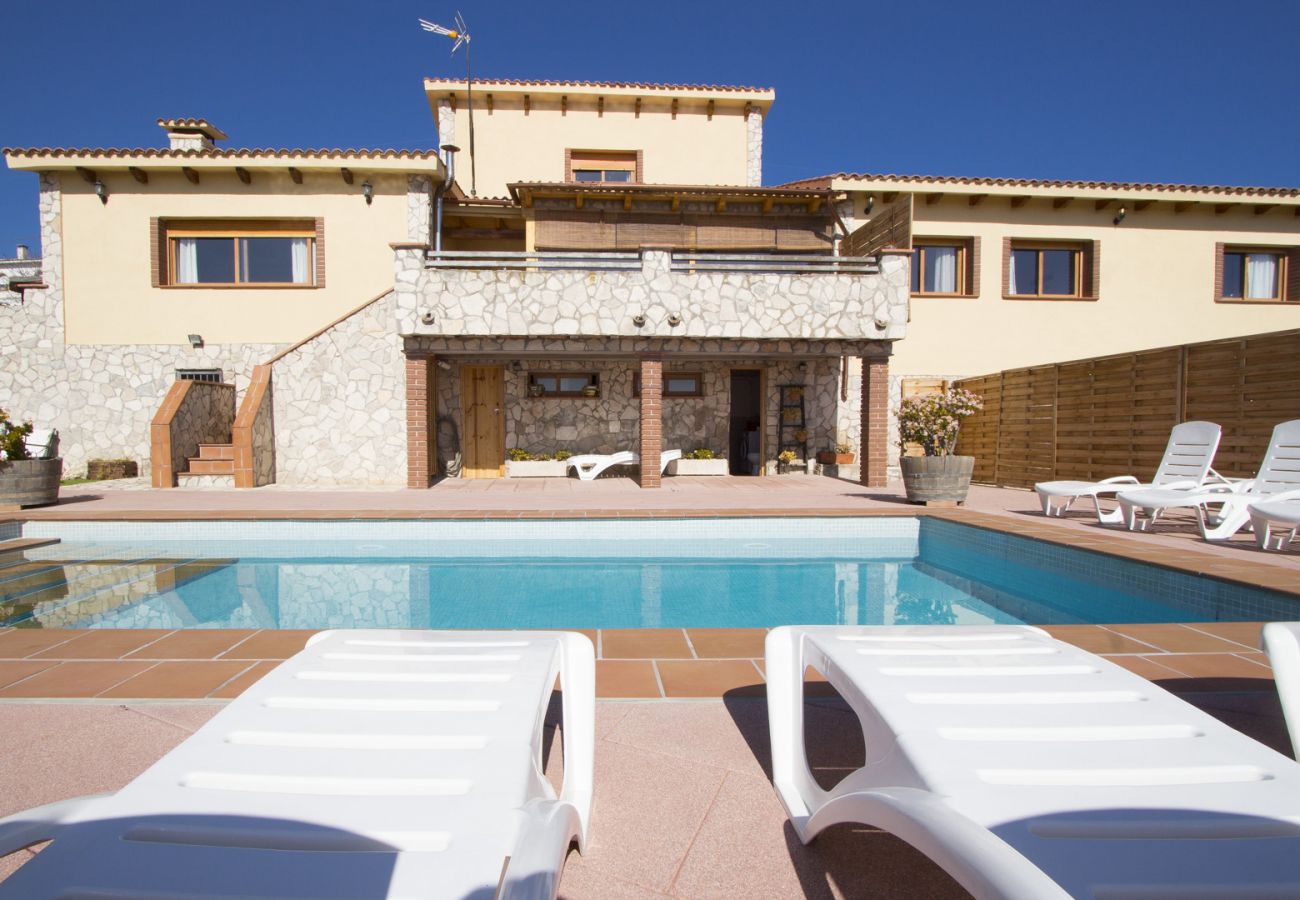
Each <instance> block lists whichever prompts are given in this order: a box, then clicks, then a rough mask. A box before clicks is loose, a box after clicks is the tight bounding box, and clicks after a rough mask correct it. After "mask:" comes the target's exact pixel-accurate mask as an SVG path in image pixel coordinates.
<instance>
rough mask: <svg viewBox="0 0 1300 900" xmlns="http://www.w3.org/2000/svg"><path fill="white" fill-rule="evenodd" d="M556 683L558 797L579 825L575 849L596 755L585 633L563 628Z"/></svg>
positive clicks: (582, 842)
mask: <svg viewBox="0 0 1300 900" xmlns="http://www.w3.org/2000/svg"><path fill="white" fill-rule="evenodd" d="M563 647H564V649H563V658H562V659H561V660H560V683H561V686H562V687H563V690H564V707H563V709H562V712H561V715H562V716H563V720H564V785H563V786H562V788H561V790H560V800H561V801H564V802H567V803H571V804H573V808H574V809H575V810H577V812H578V820H579V822H580V825H581V829H580V833H579V839H578V849H579V850H584V851H585V849H586V846H587V824H588V822H589V821H590V819H591V785H592V780H593V778H594V777H595V758H596V701H595V697H596V650H595V648H594V647H592V645H591V641H590V640H588V639H587V637H586V635H581V634H576V633H573V632H567V631H566V632H564V645H563Z"/></svg>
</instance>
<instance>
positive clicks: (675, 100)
mask: <svg viewBox="0 0 1300 900" xmlns="http://www.w3.org/2000/svg"><path fill="white" fill-rule="evenodd" d="M673 118H674V119H676V118H677V98H676V97H674V98H673Z"/></svg>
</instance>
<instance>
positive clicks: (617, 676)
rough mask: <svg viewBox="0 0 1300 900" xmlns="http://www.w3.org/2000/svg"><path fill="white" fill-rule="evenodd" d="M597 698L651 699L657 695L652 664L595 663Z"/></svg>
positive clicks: (607, 661)
mask: <svg viewBox="0 0 1300 900" xmlns="http://www.w3.org/2000/svg"><path fill="white" fill-rule="evenodd" d="M596 696H597V697H607V698H609V697H619V698H621V697H653V698H655V699H658V698H659V697H661V696H663V695H662V694H660V693H659V682H658V681H657V680H656V679H655V670H654V664H653V663H651V662H650V661H649V660H618V659H615V660H608V659H601V660H597V661H596Z"/></svg>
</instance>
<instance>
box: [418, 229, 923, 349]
mask: <svg viewBox="0 0 1300 900" xmlns="http://www.w3.org/2000/svg"><path fill="white" fill-rule="evenodd" d="M396 252H397V277H396V285H397V317H398V322H397V326H398V331H399V333H400V334H402V335H411V336H415V335H429V336H433V335H438V336H502V335H514V336H521V337H524V336H526V337H558V336H569V337H632V338H681V337H687V338H744V339H755V340H852V341H862V340H897V339H900V338H902V337H903V335H904V332H905V330H906V323H907V298H908V268H907V267H908V262H907V259H906V257H903V256H897V255H885V256H883V257H882V258H881V260H880V261H879V262H878V261H877V260H876V259H874V258H868V257H851V256H826V255H814V254H731V253H711V252H710V253H705V252H696V251H668V250H653V249H643V250H641V251H639V252H577V251H570V252H534V253H501V252H489V251H484V252H468V251H460V252H448V251H444V252H441V253H426V252H425V251H424V249H423V248H418V247H411V246H409V245H406V246H399V247H398V248H397V251H396Z"/></svg>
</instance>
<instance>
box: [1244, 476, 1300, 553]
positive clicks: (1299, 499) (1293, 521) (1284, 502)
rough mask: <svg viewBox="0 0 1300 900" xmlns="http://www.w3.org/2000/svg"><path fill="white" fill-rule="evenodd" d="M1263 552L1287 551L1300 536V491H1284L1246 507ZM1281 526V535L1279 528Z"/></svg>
mask: <svg viewBox="0 0 1300 900" xmlns="http://www.w3.org/2000/svg"><path fill="white" fill-rule="evenodd" d="M1246 512H1247V513H1249V514H1250V527H1251V528H1252V529H1254V531H1255V543H1257V544H1259V549H1261V550H1285V549H1286V548H1287V545H1288V544H1290V543H1291V542H1292V541H1294V540H1295V539H1296V538H1297V537H1298V536H1300V490H1294V491H1283V492H1282V493H1280V494H1274V495H1273V496H1271V497H1269V498H1268V499H1267V500H1256V501H1255V502H1254V503H1252V504H1250V506H1248V507H1246ZM1278 525H1281V526H1282V527H1281V529H1280V531H1281V532H1282V533H1281V534H1278V533H1277V531H1278V529H1277V526H1278Z"/></svg>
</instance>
